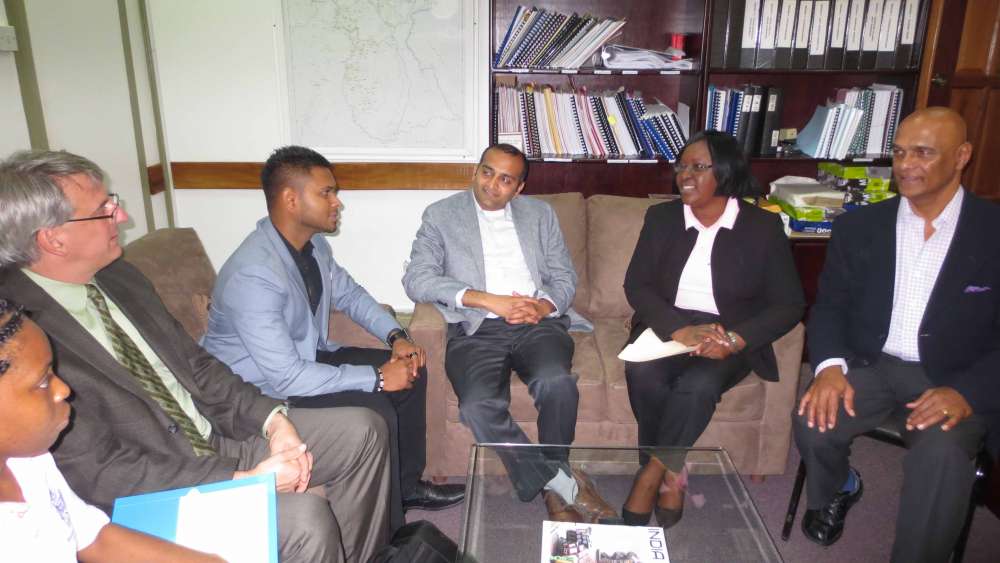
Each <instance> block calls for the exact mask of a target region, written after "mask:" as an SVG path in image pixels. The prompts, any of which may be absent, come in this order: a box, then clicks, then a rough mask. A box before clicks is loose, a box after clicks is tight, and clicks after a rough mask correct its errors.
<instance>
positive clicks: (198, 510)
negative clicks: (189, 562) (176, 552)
mask: <svg viewBox="0 0 1000 563" xmlns="http://www.w3.org/2000/svg"><path fill="white" fill-rule="evenodd" d="M267 497H268V495H267V485H266V484H265V483H259V484H256V485H247V486H243V487H233V488H231V489H222V490H218V491H212V492H209V493H201V492H198V491H197V490H196V489H195V490H192V491H191V492H190V493H188V494H186V495H184V496H183V497H182V498H181V499H180V500H179V501H178V503H177V534H176V536H175V539H174V541H175V542H176V543H177V544H179V545H183V546H186V547H190V548H191V549H197V550H199V551H204V552H207V553H215V554H218V555H219V556H221V557H222V558H223V559H225V560H226V561H239V562H240V563H257V562H260V563H267V562H268V555H269V553H270V549H269V546H268V539H269V537H270V533H269V531H268V530H269V521H268V511H267Z"/></svg>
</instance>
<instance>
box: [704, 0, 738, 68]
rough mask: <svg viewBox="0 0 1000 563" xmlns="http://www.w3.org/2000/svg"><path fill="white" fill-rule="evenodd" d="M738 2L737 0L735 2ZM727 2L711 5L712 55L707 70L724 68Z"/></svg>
mask: <svg viewBox="0 0 1000 563" xmlns="http://www.w3.org/2000/svg"><path fill="white" fill-rule="evenodd" d="M737 1H738V0H737ZM728 18H729V0H715V2H713V3H712V41H711V45H709V49H711V51H712V54H711V58H710V59H709V68H726V44H727V41H728V38H729V19H728Z"/></svg>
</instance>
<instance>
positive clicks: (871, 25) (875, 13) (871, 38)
mask: <svg viewBox="0 0 1000 563" xmlns="http://www.w3.org/2000/svg"><path fill="white" fill-rule="evenodd" d="M884 7H885V3H884V2H883V0H868V9H867V10H865V26H864V29H863V30H862V32H861V64H860V65H859V66H858V68H859V69H860V70H873V69H874V68H875V57H876V56H877V54H878V38H879V33H880V32H881V31H882V12H883V8H884Z"/></svg>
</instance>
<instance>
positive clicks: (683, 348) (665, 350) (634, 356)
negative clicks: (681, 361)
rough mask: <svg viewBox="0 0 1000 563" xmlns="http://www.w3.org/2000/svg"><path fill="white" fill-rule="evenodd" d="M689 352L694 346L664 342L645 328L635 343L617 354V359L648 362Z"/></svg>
mask: <svg viewBox="0 0 1000 563" xmlns="http://www.w3.org/2000/svg"><path fill="white" fill-rule="evenodd" d="M691 350H694V346H687V345H685V344H681V343H680V342H677V341H676V340H668V341H666V342H664V341H662V340H660V337H658V336H656V333H655V332H653V329H651V328H647V329H646V330H644V331H642V334H640V335H639V337H638V338H636V339H635V342H633V343H631V344H629V345H628V346H626V347H625V349H624V350H622V351H621V352H620V353H619V354H618V359H619V360H623V361H626V362H648V361H650V360H658V359H660V358H666V357H669V356H676V355H678V354H685V353H687V352H690V351H691Z"/></svg>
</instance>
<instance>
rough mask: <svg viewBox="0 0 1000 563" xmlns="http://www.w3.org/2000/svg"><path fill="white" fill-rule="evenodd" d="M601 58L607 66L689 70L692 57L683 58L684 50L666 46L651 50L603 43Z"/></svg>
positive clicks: (691, 66) (691, 64) (692, 62)
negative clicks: (661, 49)
mask: <svg viewBox="0 0 1000 563" xmlns="http://www.w3.org/2000/svg"><path fill="white" fill-rule="evenodd" d="M601 60H602V61H604V66H605V67H607V68H630V69H637V70H639V69H661V70H691V69H692V68H694V61H693V60H692V59H686V58H684V51H681V50H680V49H674V48H673V47H670V48H668V49H667V50H666V51H653V50H652V49H640V48H638V47H626V46H625V45H605V46H604V47H602V48H601Z"/></svg>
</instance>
